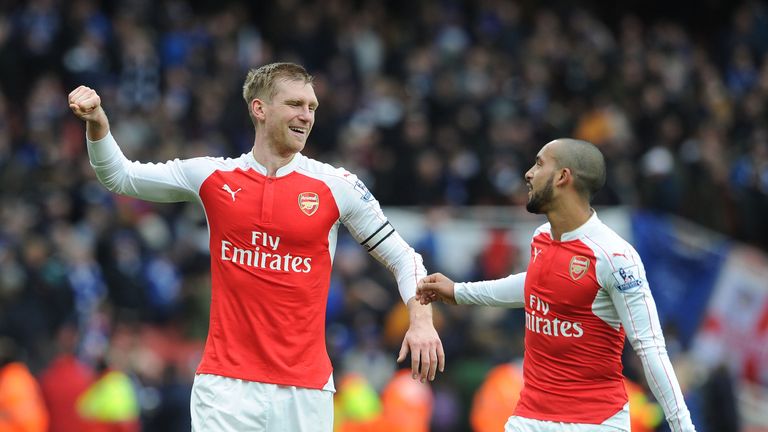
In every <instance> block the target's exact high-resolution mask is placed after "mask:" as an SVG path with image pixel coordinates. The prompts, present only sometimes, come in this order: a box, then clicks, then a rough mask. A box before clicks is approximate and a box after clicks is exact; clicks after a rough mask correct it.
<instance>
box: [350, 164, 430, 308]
mask: <svg viewBox="0 0 768 432" xmlns="http://www.w3.org/2000/svg"><path fill="white" fill-rule="evenodd" d="M342 178H343V181H342V187H341V189H340V194H339V195H338V196H336V198H337V202H338V203H339V211H340V213H341V215H340V219H341V222H342V223H343V224H344V226H346V227H347V229H348V230H349V232H350V233H351V234H352V237H354V238H355V240H357V241H358V243H360V244H361V245H362V246H363V247H364V248H365V249H366V251H368V253H369V254H371V255H372V256H373V257H374V258H376V260H377V261H379V262H380V263H382V264H383V265H384V266H385V267H386V268H387V269H389V271H391V272H392V274H394V276H395V280H397V288H398V290H399V291H400V297H402V299H403V302H405V303H408V300H410V299H411V298H412V297H413V296H415V295H416V283H417V282H418V281H419V280H421V279H422V278H423V277H424V276H426V275H427V270H426V269H425V268H424V262H423V260H422V258H421V255H419V254H418V253H416V251H415V250H414V249H413V248H412V247H411V246H410V245H408V243H406V242H405V240H403V238H402V237H400V235H399V234H398V233H397V231H395V228H394V227H393V226H392V224H390V223H389V221H388V220H387V218H386V217H385V216H384V213H383V212H382V211H381V207H380V206H379V202H378V201H376V199H375V198H374V197H373V195H372V194H371V192H370V191H368V189H367V188H366V187H365V184H363V182H362V181H361V180H358V179H357V177H356V176H354V175H352V174H348V173H346V175H345V176H343V177H342Z"/></svg>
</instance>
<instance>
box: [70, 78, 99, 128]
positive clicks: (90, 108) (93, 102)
mask: <svg viewBox="0 0 768 432" xmlns="http://www.w3.org/2000/svg"><path fill="white" fill-rule="evenodd" d="M69 108H70V109H71V110H72V112H73V113H75V115H76V116H77V117H79V118H80V119H81V120H85V121H98V120H100V118H101V116H103V115H104V110H102V109H101V98H100V97H99V94H98V93H96V91H95V90H93V89H92V88H90V87H86V86H80V87H78V88H76V89H74V90H72V92H71V93H70V94H69Z"/></svg>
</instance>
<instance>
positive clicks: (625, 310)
mask: <svg viewBox="0 0 768 432" xmlns="http://www.w3.org/2000/svg"><path fill="white" fill-rule="evenodd" d="M617 255H619V256H617ZM610 261H611V265H610V266H606V271H605V273H604V274H602V275H600V276H599V277H600V278H601V279H602V280H600V284H601V285H602V286H603V287H604V288H605V289H607V290H608V293H609V295H610V297H611V300H612V302H613V305H614V307H615V308H616V312H617V313H618V316H619V319H620V320H621V323H622V325H623V326H624V329H625V331H626V334H627V338H628V339H629V343H630V344H631V345H632V348H633V349H634V350H635V352H636V353H637V355H638V356H639V357H640V361H641V362H642V364H643V371H644V373H645V378H646V381H647V382H648V385H649V387H650V388H651V391H652V392H653V395H654V396H655V397H656V400H657V401H658V402H659V403H660V404H661V406H662V408H663V409H664V414H665V416H666V418H667V422H668V423H669V426H670V429H671V430H672V431H673V432H690V431H695V428H694V426H693V423H692V421H691V415H690V412H689V411H688V407H687V406H686V404H685V400H684V399H683V394H682V391H681V390H680V384H679V383H678V381H677V377H676V376H675V371H674V370H673V368H672V364H671V362H670V361H669V356H668V355H667V348H666V344H665V342H664V335H663V334H662V331H661V324H660V323H659V316H658V312H657V311H656V303H655V302H654V300H653V297H652V296H651V290H650V288H649V286H648V280H647V279H646V276H645V268H644V267H643V263H642V262H641V261H640V256H639V255H638V254H637V252H636V251H635V250H634V249H632V248H631V247H630V248H628V249H627V251H626V252H624V253H623V254H614V256H613V258H612V259H611V260H610Z"/></svg>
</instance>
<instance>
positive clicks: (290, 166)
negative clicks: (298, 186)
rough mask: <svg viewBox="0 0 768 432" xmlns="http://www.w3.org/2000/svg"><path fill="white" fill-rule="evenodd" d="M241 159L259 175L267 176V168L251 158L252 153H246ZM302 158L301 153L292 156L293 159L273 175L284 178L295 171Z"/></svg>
mask: <svg viewBox="0 0 768 432" xmlns="http://www.w3.org/2000/svg"><path fill="white" fill-rule="evenodd" d="M243 157H244V158H245V162H246V163H247V165H248V167H250V168H253V169H254V170H256V171H257V172H258V173H259V174H262V175H267V167H265V166H264V165H262V164H261V163H259V161H257V160H256V158H254V157H253V151H249V152H248V153H245V154H243ZM303 157H304V156H303V155H302V154H301V153H296V154H295V155H293V158H292V159H291V161H290V162H288V163H287V164H285V165H283V166H281V167H280V168H278V169H277V173H275V177H283V176H286V175H288V174H290V173H292V172H294V171H295V170H296V167H297V166H298V165H299V161H300V160H301V158H303Z"/></svg>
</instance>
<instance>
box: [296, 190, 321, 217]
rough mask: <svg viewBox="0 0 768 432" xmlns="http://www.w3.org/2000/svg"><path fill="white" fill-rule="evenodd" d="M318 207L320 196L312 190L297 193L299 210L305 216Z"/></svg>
mask: <svg viewBox="0 0 768 432" xmlns="http://www.w3.org/2000/svg"><path fill="white" fill-rule="evenodd" d="M319 207H320V197H319V196H317V194H316V193H314V192H302V193H300V194H299V210H301V211H302V212H304V214H305V215H307V216H312V215H313V214H315V212H316V211H317V209H318V208H319Z"/></svg>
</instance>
